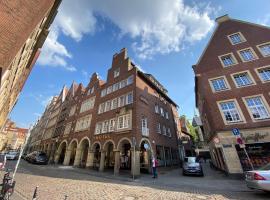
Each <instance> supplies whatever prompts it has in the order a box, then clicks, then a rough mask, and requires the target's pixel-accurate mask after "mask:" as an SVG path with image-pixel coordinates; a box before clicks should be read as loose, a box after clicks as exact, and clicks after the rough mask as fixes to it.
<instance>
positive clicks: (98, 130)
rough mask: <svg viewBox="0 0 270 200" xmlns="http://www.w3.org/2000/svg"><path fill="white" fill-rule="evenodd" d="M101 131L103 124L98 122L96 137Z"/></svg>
mask: <svg viewBox="0 0 270 200" xmlns="http://www.w3.org/2000/svg"><path fill="white" fill-rule="evenodd" d="M101 131H102V122H98V123H96V129H95V134H96V135H98V134H101Z"/></svg>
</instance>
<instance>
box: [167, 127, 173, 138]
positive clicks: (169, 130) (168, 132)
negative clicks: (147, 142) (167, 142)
mask: <svg viewBox="0 0 270 200" xmlns="http://www.w3.org/2000/svg"><path fill="white" fill-rule="evenodd" d="M167 135H168V136H169V137H172V134H171V129H170V128H168V131H167Z"/></svg>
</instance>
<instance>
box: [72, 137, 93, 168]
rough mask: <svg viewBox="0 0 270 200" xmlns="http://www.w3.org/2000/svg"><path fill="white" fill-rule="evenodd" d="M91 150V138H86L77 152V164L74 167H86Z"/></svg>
mask: <svg viewBox="0 0 270 200" xmlns="http://www.w3.org/2000/svg"><path fill="white" fill-rule="evenodd" d="M89 149H90V140H89V138H87V137H85V138H83V139H82V140H81V142H80V144H79V148H78V149H77V151H76V159H75V160H76V162H75V163H74V165H76V166H80V167H86V162H87V159H88V152H89ZM77 154H78V155H77Z"/></svg>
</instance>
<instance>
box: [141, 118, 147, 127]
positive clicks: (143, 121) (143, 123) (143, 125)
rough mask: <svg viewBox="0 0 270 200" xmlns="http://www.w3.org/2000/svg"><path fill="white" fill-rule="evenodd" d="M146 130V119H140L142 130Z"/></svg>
mask: <svg viewBox="0 0 270 200" xmlns="http://www.w3.org/2000/svg"><path fill="white" fill-rule="evenodd" d="M144 128H147V118H146V117H142V129H144Z"/></svg>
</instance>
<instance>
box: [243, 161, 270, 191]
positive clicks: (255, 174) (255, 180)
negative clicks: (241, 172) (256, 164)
mask: <svg viewBox="0 0 270 200" xmlns="http://www.w3.org/2000/svg"><path fill="white" fill-rule="evenodd" d="M246 184H247V187H248V188H250V189H257V190H263V191H266V192H270V163H268V164H267V165H265V166H263V167H261V168H259V169H258V170H253V171H248V172H246Z"/></svg>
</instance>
